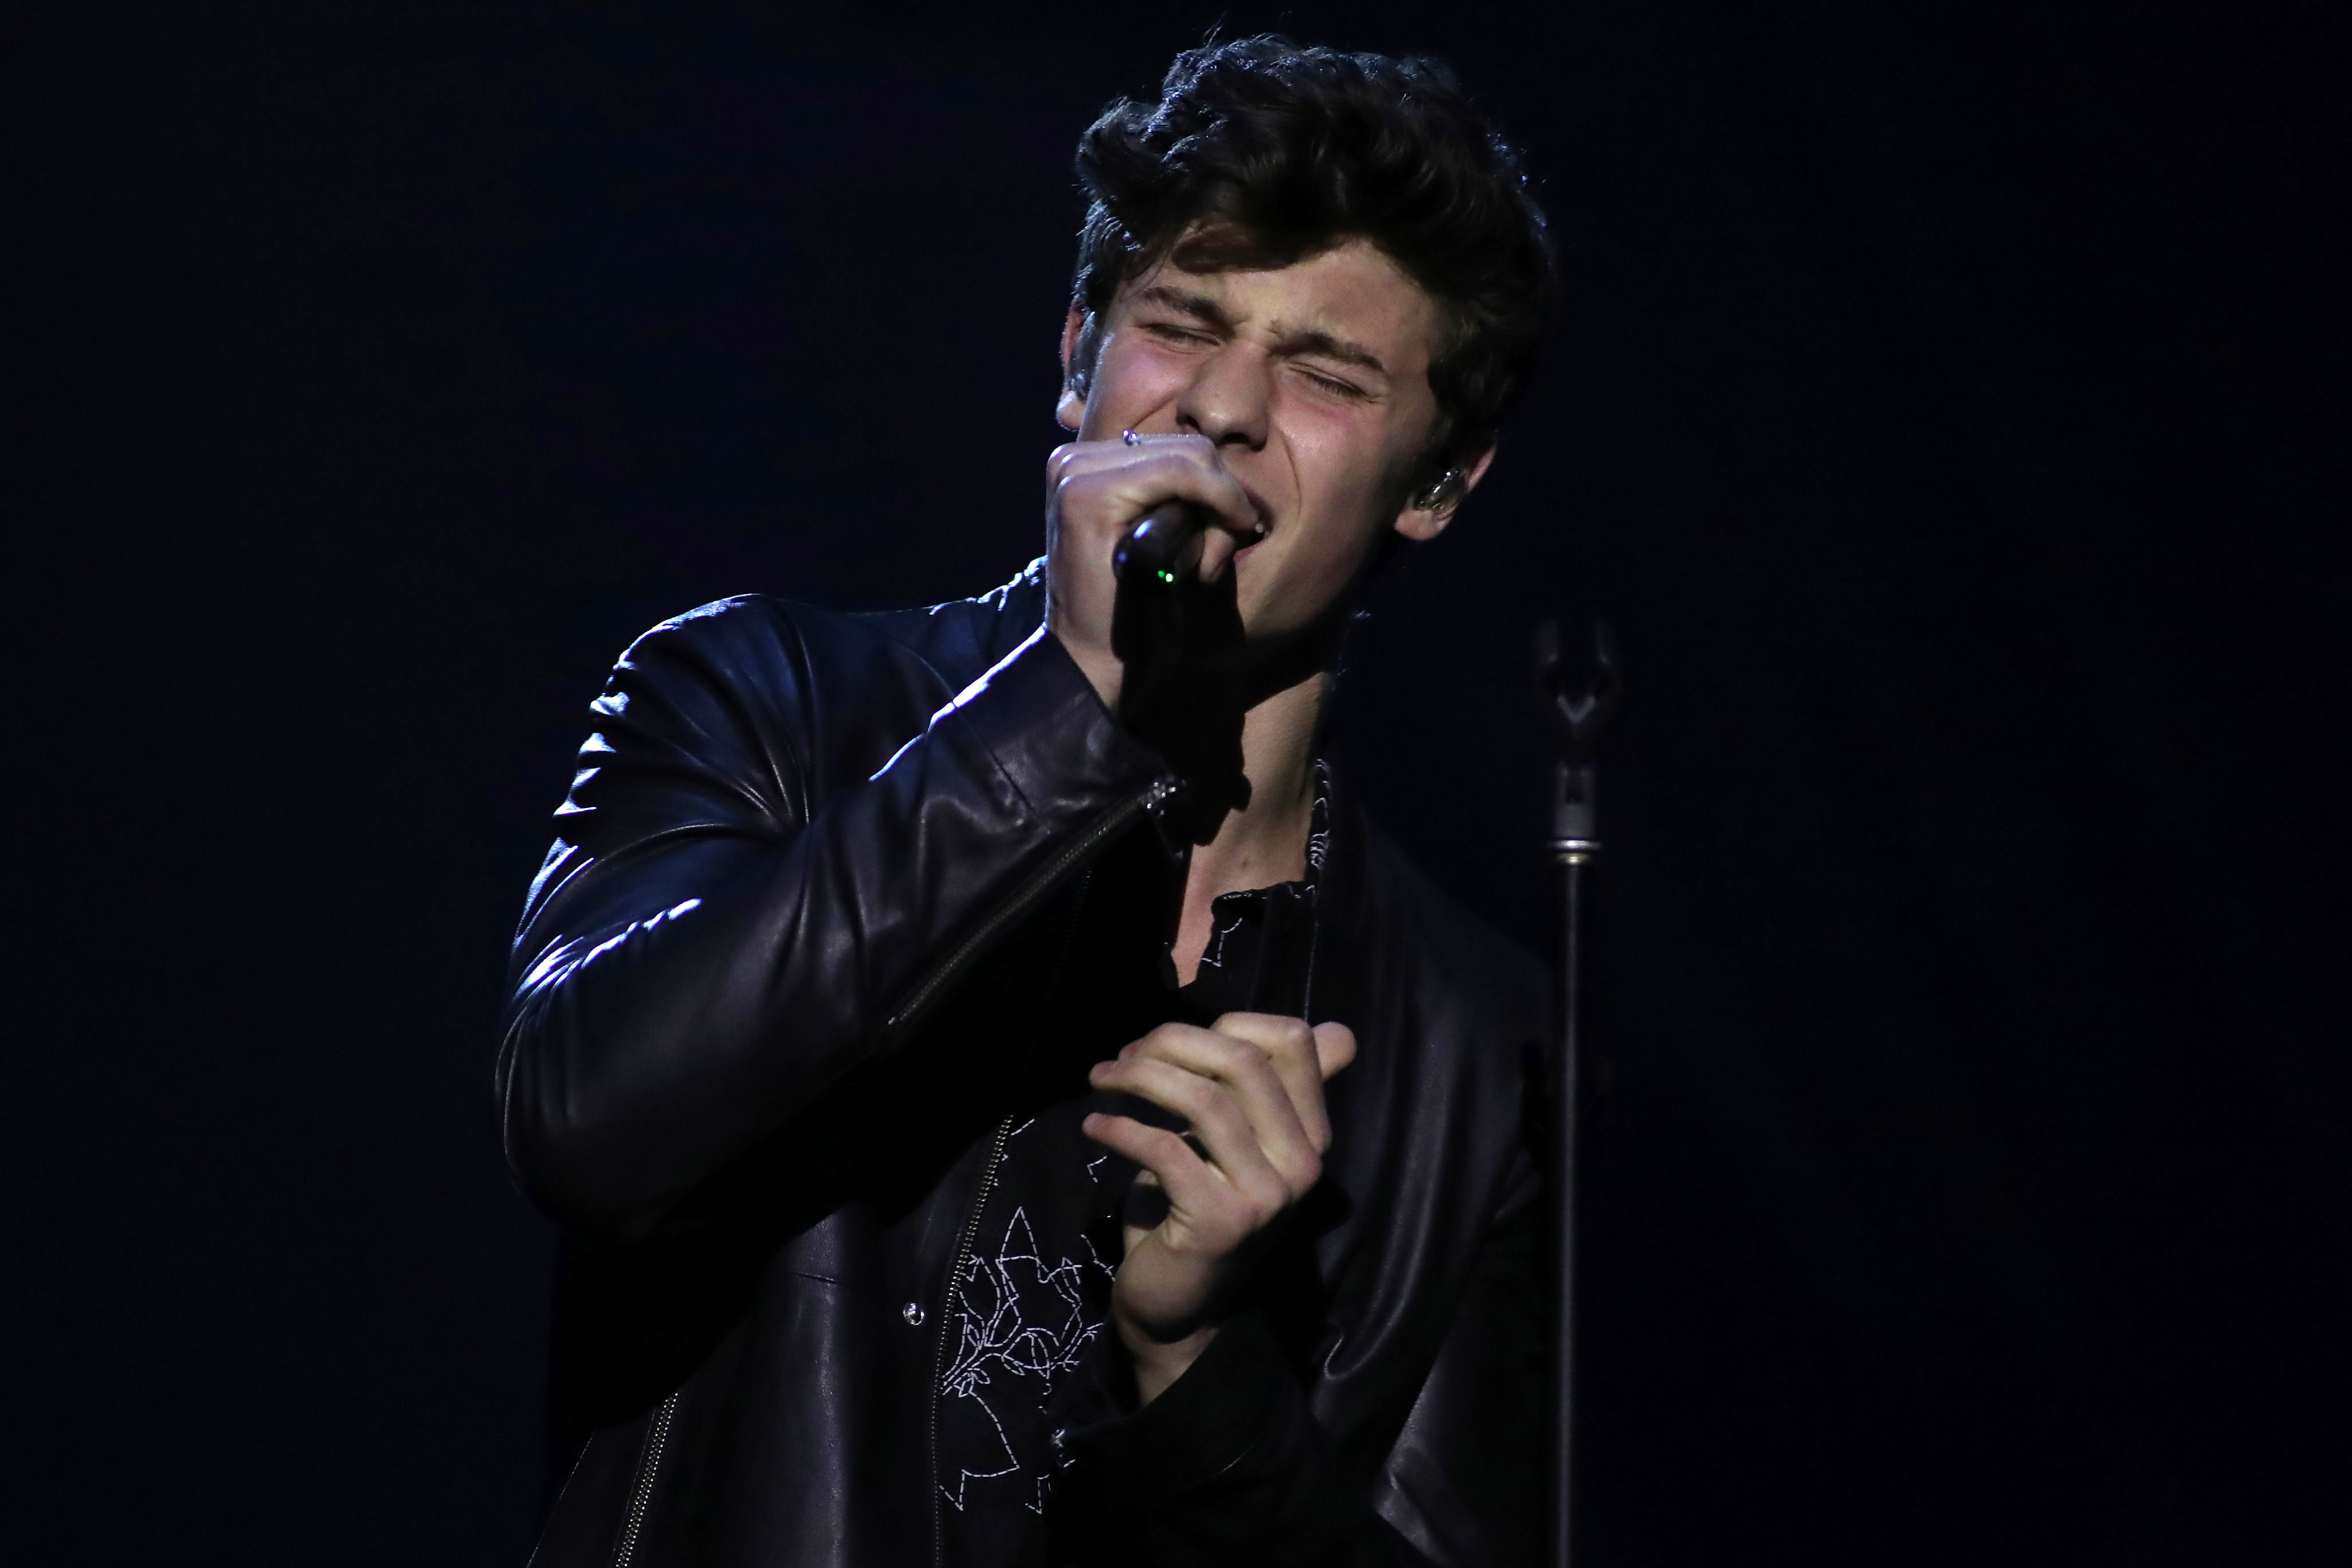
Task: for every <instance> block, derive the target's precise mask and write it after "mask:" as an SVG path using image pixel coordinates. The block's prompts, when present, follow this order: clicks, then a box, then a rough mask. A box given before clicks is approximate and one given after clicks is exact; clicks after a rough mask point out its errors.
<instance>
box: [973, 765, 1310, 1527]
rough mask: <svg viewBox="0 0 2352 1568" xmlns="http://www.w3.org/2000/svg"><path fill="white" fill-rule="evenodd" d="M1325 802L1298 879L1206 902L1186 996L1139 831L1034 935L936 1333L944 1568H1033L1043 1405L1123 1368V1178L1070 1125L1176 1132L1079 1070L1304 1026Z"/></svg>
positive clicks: (1166, 889) (1176, 865)
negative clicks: (1261, 1030)
mask: <svg viewBox="0 0 2352 1568" xmlns="http://www.w3.org/2000/svg"><path fill="white" fill-rule="evenodd" d="M1328 794H1329V792H1328V783H1327V779H1326V775H1325V772H1324V769H1323V768H1322V766H1321V764H1319V763H1318V765H1317V767H1316V770H1315V805H1314V812H1313V817H1312V820H1311V823H1310V826H1309V828H1308V836H1307V875H1306V877H1305V878H1304V879H1301V880H1299V881H1295V882H1284V883H1280V884H1278V885H1276V886H1275V887H1271V888H1259V889H1250V890H1248V891H1244V892H1234V893H1227V894H1224V895H1223V897H1221V898H1219V899H1218V900H1216V901H1215V903H1214V904H1213V906H1212V907H1211V918H1212V922H1213V923H1212V928H1211V931H1210V936H1209V941H1208V944H1207V947H1206V948H1205V949H1204V950H1203V952H1202V956H1201V965H1200V969H1199V972H1198V973H1197V974H1196V976H1195V977H1194V979H1193V980H1192V983H1191V984H1187V985H1184V986H1181V987H1179V986H1177V984H1175V979H1176V976H1175V967H1174V964H1173V962H1172V961H1171V958H1170V956H1169V946H1170V942H1171V933H1172V931H1173V928H1174V924H1175V916H1176V913H1177V911H1178V909H1179V907H1180V904H1181V898H1182V895H1183V880H1184V872H1185V868H1186V864H1187V862H1186V860H1185V858H1184V857H1183V856H1182V854H1181V852H1179V853H1175V854H1171V853H1170V851H1169V850H1168V848H1167V847H1165V846H1164V845H1163V844H1162V842H1161V840H1160V836H1159V834H1158V833H1157V832H1156V831H1155V830H1154V829H1153V828H1152V827H1151V826H1148V825H1147V826H1143V827H1141V828H1139V829H1138V830H1137V831H1136V832H1134V833H1132V834H1130V835H1129V836H1127V837H1125V838H1123V839H1121V840H1120V841H1119V842H1118V844H1116V845H1114V846H1112V847H1110V848H1109V849H1108V850H1106V851H1105V853H1104V854H1103V856H1102V858H1101V859H1100V860H1099V861H1097V864H1096V866H1095V868H1093V870H1092V871H1091V872H1090V873H1089V875H1088V876H1087V879H1086V881H1085V882H1084V884H1083V885H1082V886H1081V887H1080V888H1079V889H1076V893H1075V894H1074V895H1073V896H1072V897H1071V898H1069V899H1067V900H1064V901H1063V903H1062V904H1061V905H1060V906H1058V907H1057V908H1056V909H1055V910H1053V911H1051V912H1050V913H1049V915H1048V916H1047V917H1046V918H1045V921H1042V922H1041V924H1042V925H1043V926H1045V928H1046V931H1047V932H1049V933H1050V934H1044V935H1043V936H1042V937H1041V938H1040V939H1041V940H1044V941H1046V942H1052V943H1055V944H1056V945H1058V946H1059V947H1060V948H1061V952H1060V954H1059V956H1058V959H1057V961H1056V968H1057V978H1056V983H1055V986H1054V995H1053V1000H1052V1001H1051V1002H1050V1003H1049V1004H1048V1005H1047V1007H1046V1009H1045V1015H1044V1018H1043V1021H1042V1023H1041V1024H1040V1026H1039V1029H1038V1035H1037V1038H1036V1039H1035V1040H1034V1042H1033V1043H1032V1044H1031V1047H1030V1049H1029V1051H1028V1052H1027V1056H1026V1060H1025V1061H1024V1064H1023V1066H1022V1068H1021V1069H1020V1070H1021V1072H1022V1075H1023V1078H1024V1086H1023V1091H1022V1092H1021V1093H1020V1094H1019V1095H1018V1096H1017V1097H1016V1100H1015V1109H1014V1110H1013V1112H1012V1113H1011V1114H1009V1115H1008V1116H1007V1117H1006V1118H1005V1120H1004V1121H1003V1123H1001V1124H1000V1125H999V1127H998V1129H997V1132H996V1135H995V1144H994V1147H995V1154H994V1157H993V1160H992V1168H993V1176H992V1179H991V1180H990V1182H989V1184H988V1186H987V1188H986V1190H985V1192H984V1194H983V1195H982V1200H981V1202H980V1204H979V1206H978V1209H977V1212H976V1213H975V1214H974V1215H972V1216H971V1221H970V1223H969V1225H968V1226H967V1229H966V1232H965V1235H964V1237H963V1243H962V1247H961V1251H960V1253H959V1258H958V1262H957V1265H956V1267H955V1270H954V1274H953V1279H952V1283H951V1286H950V1297H949V1321H948V1323H947V1324H946V1325H944V1327H945V1341H946V1349H945V1352H944V1354H943V1357H942V1363H943V1364H942V1369H941V1373H940V1404H939V1431H938V1445H937V1450H936V1451H937V1454H938V1460H939V1474H938V1477H937V1480H938V1485H939V1488H940V1495H941V1497H942V1499H943V1500H944V1502H945V1505H946V1520H947V1542H946V1544H947V1557H948V1562H949V1563H950V1564H952V1565H954V1568H1012V1565H1015V1564H1027V1563H1042V1562H1043V1561H1045V1508H1046V1501H1047V1498H1048V1495H1049V1493H1050V1490H1051V1485H1052V1478H1053V1475H1054V1472H1055V1468H1056V1463H1057V1460H1056V1455H1055V1443H1054V1437H1055V1416H1054V1414H1053V1410H1054V1406H1055V1394H1056V1393H1057V1391H1060V1390H1062V1389H1063V1388H1064V1387H1065V1385H1066V1384H1068V1383H1069V1381H1070V1380H1071V1379H1072V1377H1073V1375H1074V1374H1080V1375H1083V1374H1085V1373H1087V1369H1088V1367H1089V1365H1090V1364H1091V1366H1092V1367H1093V1368H1094V1369H1096V1371H1097V1373H1099V1372H1101V1371H1102V1370H1104V1369H1109V1370H1111V1371H1112V1372H1114V1373H1124V1370H1125V1368H1124V1362H1123V1358H1121V1357H1119V1356H1118V1355H1117V1354H1116V1347H1115V1345H1114V1344H1113V1343H1112V1342H1111V1337H1112V1335H1113V1331H1112V1330H1111V1328H1110V1326H1109V1302H1110V1286H1111V1280H1112V1278H1113V1276H1114V1275H1115V1273H1116V1272H1117V1269H1118V1262H1119V1258H1120V1256H1121V1251H1122V1242H1121V1238H1120V1234H1119V1228H1120V1219H1121V1212H1122V1208H1123V1206H1124V1204H1125V1202H1126V1199H1127V1196H1128V1192H1129V1186H1130V1184H1132V1182H1133V1181H1134V1178H1135V1170H1136V1168H1135V1166H1134V1165H1133V1164H1132V1163H1129V1161H1127V1160H1124V1159H1122V1158H1120V1157H1118V1156H1117V1155H1114V1154H1112V1153H1110V1152H1108V1150H1106V1149H1104V1148H1103V1147H1102V1146H1101V1145H1100V1144H1097V1143H1095V1142H1092V1141H1090V1140H1088V1139H1087V1137H1086V1136H1085V1135H1084V1133H1083V1132H1081V1131H1079V1123H1080V1122H1081V1121H1083V1120H1084V1118H1085V1117H1086V1115H1087V1113H1088V1112H1089V1111H1092V1110H1118V1111H1120V1112H1122V1113H1126V1114H1131V1115H1132V1114H1139V1115H1141V1116H1142V1117H1143V1118H1144V1119H1146V1120H1157V1121H1163V1122H1171V1124H1172V1119H1171V1118H1168V1117H1166V1116H1164V1115H1161V1114H1160V1113H1158V1112H1157V1111H1156V1110H1154V1109H1153V1108H1150V1107H1148V1106H1139V1104H1138V1102H1136V1101H1134V1100H1130V1099H1128V1098H1127V1097H1124V1096H1118V1097H1114V1096H1107V1095H1101V1094H1097V1093H1094V1092H1092V1091H1091V1090H1090V1089H1088V1088H1087V1081H1086V1073H1087V1068H1090V1067H1091V1066H1092V1065H1093V1064H1094V1063H1096V1062H1098V1061H1103V1060H1107V1059H1108V1058H1110V1057H1112V1056H1115V1055H1116V1054H1117V1053H1118V1050H1119V1048H1120V1047H1123V1046H1126V1045H1127V1044H1129V1042H1130V1041H1133V1040H1136V1039H1139V1038H1140V1037H1142V1036H1144V1035H1146V1034H1149V1033H1150V1031H1151V1030H1152V1029H1153V1028H1156V1027H1157V1026H1160V1024H1162V1023H1166V1022H1169V1021H1171V1020H1175V1021H1181V1022H1185V1023H1191V1024H1197V1025H1200V1026H1204V1027H1205V1026H1208V1025H1210V1024H1212V1023H1213V1022H1214V1021H1215V1020H1216V1019H1217V1018H1218V1017H1219V1016H1223V1014H1226V1013H1233V1012H1254V1013H1276V1014H1281V1015H1284V1016H1293V1017H1298V1016H1310V1015H1309V1014H1308V1011H1307V1009H1308V1006H1309V1003H1310V994H1311V990H1312V986H1313V978H1314V971H1315V958H1316V949H1317V927H1316V919H1315V913H1316V899H1317V886H1318V878H1319V873H1320V872H1321V869H1322V866H1323V859H1324V854H1325V850H1326V847H1327V846H1328V841H1329V807H1328Z"/></svg>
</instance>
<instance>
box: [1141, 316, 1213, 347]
mask: <svg viewBox="0 0 2352 1568" xmlns="http://www.w3.org/2000/svg"><path fill="white" fill-rule="evenodd" d="M1142 326H1143V330H1144V331H1147V332H1150V334H1151V335H1152V336H1153V337H1155V338H1158V339H1160V341H1161V342H1170V343H1213V342H1216V339H1215V338H1213V337H1212V336H1210V335H1209V334H1208V333H1207V332H1202V331H1194V330H1193V329H1192V328H1190V327H1181V326H1179V325H1177V324H1176V323H1175V322H1173V321H1145V322H1143V323H1142Z"/></svg>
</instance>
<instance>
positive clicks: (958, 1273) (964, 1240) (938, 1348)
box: [624, 1116, 1013, 1568]
mask: <svg viewBox="0 0 2352 1568" xmlns="http://www.w3.org/2000/svg"><path fill="white" fill-rule="evenodd" d="M1012 1136H1013V1118H1012V1117H1010V1116H1008V1117H1006V1118H1005V1119H1004V1120H1003V1121H999V1122H998V1123H997V1124H996V1134H995V1136H994V1137H992V1139H990V1140H989V1144H988V1163H986V1164H985V1165H983V1166H982V1167H981V1173H980V1189H979V1191H978V1192H976V1193H974V1194H972V1200H971V1210H970V1211H969V1212H968V1213H967V1214H966V1215H965V1216H964V1222H963V1235H962V1237H961V1238H960V1239H958V1241H957V1242H956V1252H955V1261H954V1262H952V1263H950V1264H949V1265H948V1288H947V1291H946V1294H945V1295H944V1297H943V1298H942V1299H941V1300H940V1311H939V1318H938V1323H937V1331H936V1332H934V1333H933V1334H932V1335H931V1390H930V1401H929V1404H930V1443H929V1448H930V1471H931V1562H932V1563H934V1564H942V1563H946V1561H947V1551H948V1542H947V1528H946V1519H945V1517H944V1516H943V1515H942V1514H941V1513H940V1379H941V1378H943V1377H945V1376H946V1375H947V1370H948V1317H949V1303H950V1302H951V1301H952V1300H954V1299H955V1288H956V1281H957V1280H958V1279H962V1278H963V1266H964V1265H965V1264H966V1263H969V1262H970V1261H971V1247H972V1243H973V1242H974V1241H975V1240H977V1239H978V1237H979V1236H980V1221H981V1216H982V1215H983V1214H985V1213H986V1212H987V1210H988V1198H989V1194H991V1193H992V1192H994V1191H995V1190H996V1172H997V1167H999V1166H1000V1165H1002V1164H1003V1163H1004V1145H1005V1142H1006V1141H1007V1140H1009V1139H1010V1138H1012ZM624 1568H625V1565H624Z"/></svg>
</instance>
